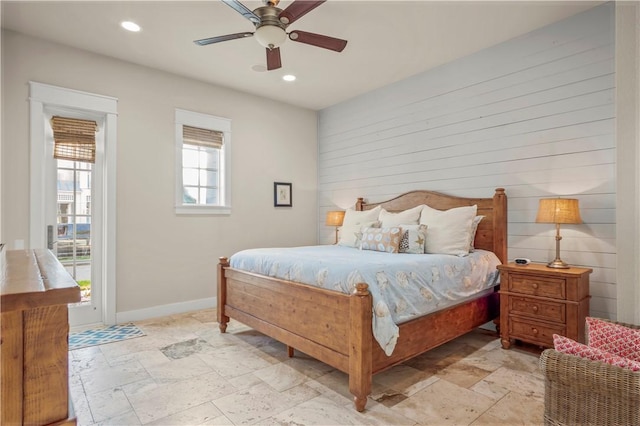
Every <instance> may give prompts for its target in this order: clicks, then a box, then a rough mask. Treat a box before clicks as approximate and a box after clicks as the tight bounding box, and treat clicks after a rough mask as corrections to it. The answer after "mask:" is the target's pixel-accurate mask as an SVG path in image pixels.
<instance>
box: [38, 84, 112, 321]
mask: <svg viewBox="0 0 640 426" xmlns="http://www.w3.org/2000/svg"><path fill="white" fill-rule="evenodd" d="M117 107H118V99H117V98H114V97H110V96H104V95H97V94H93V93H88V92H83V91H79V90H73V89H66V88H63V87H57V86H52V85H49V84H43V83H38V82H34V81H30V82H29V143H30V156H31V159H30V169H31V170H30V178H31V180H30V207H29V247H30V248H32V249H33V248H46V247H47V235H46V225H47V218H46V210H47V209H46V202H47V200H46V191H45V188H46V178H47V176H46V173H45V170H46V167H45V164H46V157H45V152H46V144H45V128H44V125H45V117H46V109H47V108H75V109H79V110H85V111H91V112H94V113H97V114H100V115H101V116H103V117H104V130H105V135H104V161H105V164H104V180H103V203H102V206H103V209H102V219H103V229H102V235H101V237H102V238H101V240H102V244H101V250H100V251H101V261H102V305H103V306H102V323H103V324H106V325H113V324H115V323H116V148H117V117H118V116H117Z"/></svg>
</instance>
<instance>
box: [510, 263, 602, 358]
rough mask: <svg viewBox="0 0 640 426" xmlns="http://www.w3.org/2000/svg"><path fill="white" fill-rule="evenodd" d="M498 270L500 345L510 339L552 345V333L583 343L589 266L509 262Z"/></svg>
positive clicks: (587, 302) (587, 310) (587, 306)
mask: <svg viewBox="0 0 640 426" xmlns="http://www.w3.org/2000/svg"><path fill="white" fill-rule="evenodd" d="M498 270H500V335H501V338H502V347H503V348H505V349H508V348H509V347H510V346H511V342H512V340H514V339H519V340H522V341H526V342H529V343H533V344H536V345H539V346H543V347H553V335H554V334H559V335H562V336H566V337H569V338H570V339H573V340H576V341H578V342H584V330H585V318H586V317H587V315H589V298H590V296H589V274H590V273H591V272H592V270H591V269H586V268H569V269H554V268H549V267H547V266H546V265H542V264H535V263H531V264H529V265H524V266H523V265H516V264H515V263H509V264H507V265H499V266H498Z"/></svg>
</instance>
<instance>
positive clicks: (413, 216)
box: [378, 206, 422, 228]
mask: <svg viewBox="0 0 640 426" xmlns="http://www.w3.org/2000/svg"><path fill="white" fill-rule="evenodd" d="M421 211H422V206H418V207H414V208H412V209H408V210H404V211H401V212H398V213H391V212H388V211H386V210H385V209H382V210H380V216H378V220H379V221H380V222H382V225H381V226H382V227H383V228H392V227H395V226H401V225H417V224H418V221H419V220H420V212H421Z"/></svg>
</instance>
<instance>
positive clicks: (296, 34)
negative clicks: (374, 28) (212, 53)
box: [194, 0, 347, 71]
mask: <svg viewBox="0 0 640 426" xmlns="http://www.w3.org/2000/svg"><path fill="white" fill-rule="evenodd" d="M222 1H223V2H224V3H226V4H227V5H229V6H231V7H232V8H233V9H234V10H235V11H236V12H238V13H239V14H241V15H242V16H244V17H245V18H246V19H248V20H249V21H251V23H253V25H255V27H256V31H255V32H252V33H251V32H244V33H235V34H227V35H223V36H217V37H210V38H203V39H201V40H195V41H194V43H195V44H197V45H199V46H206V45H208V44H213V43H220V42H222V41H228V40H235V39H238V38H246V37H251V36H255V38H256V39H257V40H258V43H260V44H261V45H263V46H264V47H265V48H266V50H267V69H268V70H269V71H271V70H275V69H278V68H280V67H281V66H282V62H281V59H280V45H282V43H284V42H285V40H286V39H287V36H288V37H289V39H290V40H292V41H296V42H298V43H305V44H310V45H312V46H317V47H322V48H324V49H329V50H333V51H336V52H342V50H343V49H344V48H345V46H346V45H347V41H346V40H342V39H339V38H334V37H329V36H326V35H321V34H314V33H309V32H306V31H299V30H294V31H291V32H290V33H287V31H286V30H287V27H288V26H289V25H290V24H292V23H294V22H295V21H297V20H298V19H300V18H301V17H302V16H304V15H306V14H307V13H309V12H310V11H312V10H313V9H315V8H316V7H318V6H320V5H321V4H322V3H324V2H325V1H326V0H316V1H312V0H295V1H294V2H293V3H291V4H290V5H289V6H288V7H287V8H286V9H284V10H282V9H279V8H278V7H277V6H278V3H279V2H280V0H263V2H264V4H265V5H266V6H262V7H258V8H257V9H255V10H253V11H251V10H250V9H249V8H247V7H246V6H245V5H243V4H242V3H240V2H239V1H238V0H222Z"/></svg>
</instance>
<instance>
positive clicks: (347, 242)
mask: <svg viewBox="0 0 640 426" xmlns="http://www.w3.org/2000/svg"><path fill="white" fill-rule="evenodd" d="M379 227H380V222H378V221H377V220H376V221H372V222H366V223H363V224H358V225H348V226H342V227H340V240H338V245H339V246H346V247H356V248H360V242H361V241H362V230H363V229H365V228H379Z"/></svg>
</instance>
